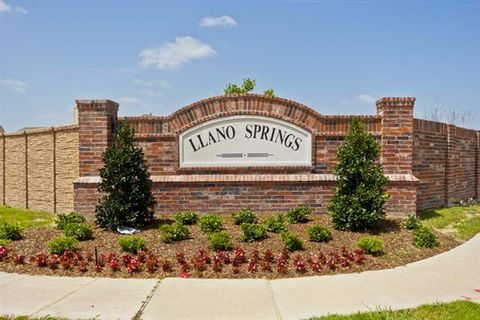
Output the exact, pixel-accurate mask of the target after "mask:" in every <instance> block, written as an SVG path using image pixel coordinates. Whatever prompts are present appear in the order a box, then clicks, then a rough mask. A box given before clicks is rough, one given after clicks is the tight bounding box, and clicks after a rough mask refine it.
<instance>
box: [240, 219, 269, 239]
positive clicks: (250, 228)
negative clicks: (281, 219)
mask: <svg viewBox="0 0 480 320" xmlns="http://www.w3.org/2000/svg"><path fill="white" fill-rule="evenodd" d="M242 231H243V237H242V240H243V241H245V242H254V241H259V240H263V239H265V238H267V229H265V227H264V226H262V225H260V224H255V223H244V224H242Z"/></svg>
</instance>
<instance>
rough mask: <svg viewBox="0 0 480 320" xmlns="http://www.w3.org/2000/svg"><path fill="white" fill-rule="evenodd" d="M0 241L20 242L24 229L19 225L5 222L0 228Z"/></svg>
mask: <svg viewBox="0 0 480 320" xmlns="http://www.w3.org/2000/svg"><path fill="white" fill-rule="evenodd" d="M0 239H7V240H20V239H22V228H21V227H20V225H19V224H10V223H7V222H4V223H3V225H1V226H0Z"/></svg>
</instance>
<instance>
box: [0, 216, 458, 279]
mask: <svg viewBox="0 0 480 320" xmlns="http://www.w3.org/2000/svg"><path fill="white" fill-rule="evenodd" d="M267 216H268V215H259V218H260V220H261V221H263V220H264V219H265V218H266V217H267ZM162 218H163V219H162V220H157V221H155V223H154V224H153V225H151V226H150V227H149V228H148V229H146V230H143V231H142V232H140V233H139V234H137V235H140V236H142V237H144V238H145V239H146V240H147V248H148V253H149V254H152V255H154V256H155V257H156V259H158V261H159V267H158V269H157V270H156V271H155V272H148V271H147V267H146V265H145V263H141V264H140V269H139V271H136V272H132V273H129V272H128V270H127V268H126V266H124V264H123V256H124V255H125V253H124V252H122V251H121V249H120V246H119V245H118V243H117V241H118V238H119V237H120V235H119V234H117V233H114V232H109V231H104V230H101V229H99V228H96V227H94V239H93V240H90V241H84V242H80V244H79V251H78V252H79V253H80V254H81V255H82V256H83V257H84V261H85V267H86V269H87V270H83V271H80V270H79V269H80V267H79V266H78V265H74V266H71V268H70V269H68V270H64V268H63V267H62V266H61V265H58V267H57V268H56V269H52V268H50V267H49V266H45V267H38V266H37V265H36V264H35V261H33V258H34V257H35V255H36V254H38V253H39V252H42V253H47V254H48V247H47V244H48V242H49V241H50V240H51V239H52V238H54V237H55V236H58V235H61V234H62V232H61V231H60V230H58V229H57V228H56V227H54V226H52V227H46V228H39V229H28V230H25V231H24V232H23V236H24V239H23V240H19V241H14V242H12V243H11V244H9V245H8V248H9V250H10V252H9V253H8V256H7V257H6V258H4V259H3V261H0V270H1V271H7V272H15V273H28V274H43V275H55V276H102V277H115V278H120V277H125V278H163V277H180V276H183V277H195V278H268V279H275V278H289V277H299V276H312V275H325V274H338V273H352V272H361V271H366V270H378V269H387V268H393V267H396V266H401V265H405V264H408V263H411V262H414V261H417V260H422V259H425V258H428V257H431V256H434V255H437V254H439V253H441V252H445V251H448V250H450V249H452V248H454V247H455V246H457V245H459V244H460V241H458V240H456V239H455V238H453V237H451V236H447V235H444V234H440V233H437V236H438V239H439V242H440V245H439V246H438V247H436V248H433V249H424V248H417V247H415V246H414V245H413V243H412V232H411V231H409V230H406V229H404V228H402V227H401V220H400V219H393V218H389V219H386V220H384V221H382V223H381V225H380V227H379V228H378V230H377V231H375V232H369V233H366V232H363V233H360V232H345V231H337V230H335V229H334V228H333V225H332V223H331V222H330V217H329V216H327V215H311V217H310V221H309V222H308V223H304V224H289V225H288V228H289V230H290V231H292V232H293V233H295V234H297V235H299V236H300V237H301V238H302V239H303V240H305V248H304V250H302V251H297V252H292V253H290V257H289V259H288V260H287V263H286V268H285V269H286V270H282V271H284V272H279V271H278V261H279V259H280V257H281V255H282V252H283V251H284V245H283V242H282V239H281V236H280V235H279V234H273V233H269V238H268V239H265V240H262V241H260V242H254V243H245V242H242V241H241V236H242V231H241V229H240V226H237V225H235V224H234V223H233V221H232V218H231V217H230V216H225V217H224V219H223V220H224V227H225V230H226V231H227V232H228V234H229V235H230V236H231V237H232V239H233V241H234V245H235V246H239V247H241V248H242V249H243V250H245V252H246V262H245V263H242V264H240V266H238V267H234V266H233V265H232V263H231V262H230V263H228V261H225V260H223V262H222V263H220V264H218V265H217V268H216V269H217V270H214V268H213V264H212V263H210V264H207V265H206V266H205V270H203V271H198V270H195V268H194V263H193V262H192V261H193V258H194V257H196V256H198V253H199V250H201V249H203V250H206V251H207V252H208V255H209V257H210V258H211V260H213V258H214V255H215V252H211V251H210V250H208V240H207V236H206V235H205V234H204V233H203V232H202V231H201V230H200V228H199V226H198V225H194V226H189V227H188V228H189V229H190V235H191V239H189V240H185V241H180V242H176V243H171V244H165V243H162V242H161V241H160V239H159V235H160V232H159V231H158V227H159V225H161V224H162V223H168V222H169V221H170V220H169V219H171V217H168V216H164V217H162ZM312 224H321V225H323V226H326V227H327V228H329V229H330V230H331V231H332V235H333V240H331V241H330V242H328V243H315V242H310V241H308V240H307V239H308V237H307V228H308V226H310V225H312ZM366 235H375V236H378V237H380V238H382V239H383V240H384V242H385V251H384V254H382V255H379V256H371V255H365V260H364V261H363V262H361V263H359V262H356V261H351V262H348V263H342V262H341V261H343V260H342V259H343V258H341V257H342V249H343V248H344V247H345V248H347V250H348V251H349V252H352V253H353V250H355V249H357V247H356V241H357V240H358V239H359V238H361V237H363V236H366ZM95 247H96V248H97V250H98V255H99V256H102V255H105V256H108V255H109V254H112V253H114V254H116V256H117V257H118V260H119V262H120V269H119V270H117V271H112V270H111V269H110V268H109V266H108V264H107V263H105V265H104V266H103V267H99V268H98V270H96V267H95V266H96V263H95V259H94V254H93V253H94V251H95ZM255 250H258V256H259V260H258V262H257V263H255V262H254V263H252V262H251V261H252V259H253V260H255V257H254V256H255ZM266 250H271V252H272V253H273V256H274V257H273V262H271V263H265V262H264V260H265V251H266ZM182 253H183V254H184V256H185V259H186V261H187V263H188V268H187V267H186V266H185V265H184V267H183V269H184V270H182V267H181V265H180V263H179V262H178V261H177V254H182ZM14 254H17V255H24V256H25V263H24V264H15V263H14V259H13V255H14ZM321 255H323V256H325V260H323V262H322V258H320V259H319V256H320V257H321ZM229 257H230V260H233V257H234V251H232V252H229ZM335 257H336V258H335ZM88 258H89V259H88ZM134 258H135V256H134ZM339 258H340V261H339ZM299 259H300V260H299ZM335 259H336V260H337V261H336V263H335V262H333V263H332V262H330V265H329V263H328V260H335ZM88 260H90V261H88ZM167 260H168V261H169V262H170V263H171V266H172V270H167V271H164V270H163V268H162V266H163V265H164V264H165V261H167ZM295 260H296V261H297V262H298V261H300V263H295ZM302 262H303V263H304V265H305V270H302V269H303V268H301V267H300V268H299V269H300V270H297V267H298V266H297V264H301V263H302ZM312 262H318V263H319V265H317V267H320V269H321V270H317V271H314V270H313V269H314V268H313V266H312ZM343 262H345V261H343ZM331 264H333V266H332V265H331ZM342 264H343V266H342ZM255 267H256V271H253V270H252V269H255ZM269 268H270V269H271V271H269V270H268V269H269ZM167 269H168V268H167ZM185 269H187V270H185Z"/></svg>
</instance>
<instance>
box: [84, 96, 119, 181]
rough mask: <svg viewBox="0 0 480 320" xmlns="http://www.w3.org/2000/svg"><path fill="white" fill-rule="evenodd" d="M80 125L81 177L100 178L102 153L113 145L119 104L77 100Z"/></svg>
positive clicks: (105, 101) (104, 101)
mask: <svg viewBox="0 0 480 320" xmlns="http://www.w3.org/2000/svg"><path fill="white" fill-rule="evenodd" d="M75 102H76V104H77V110H78V125H79V131H78V132H79V165H80V168H79V174H80V177H85V176H98V175H99V172H98V170H99V169H100V168H101V167H102V166H103V163H102V153H103V151H104V150H105V149H106V148H107V147H108V146H109V145H110V144H111V143H112V141H113V138H114V128H115V123H116V121H117V111H118V103H116V102H113V101H110V100H76V101H75Z"/></svg>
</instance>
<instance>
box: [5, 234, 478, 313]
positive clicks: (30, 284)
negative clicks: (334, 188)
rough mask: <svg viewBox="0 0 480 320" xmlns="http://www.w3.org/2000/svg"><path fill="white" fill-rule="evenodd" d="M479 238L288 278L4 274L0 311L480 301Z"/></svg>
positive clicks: (358, 307) (320, 308)
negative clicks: (379, 262)
mask: <svg viewBox="0 0 480 320" xmlns="http://www.w3.org/2000/svg"><path fill="white" fill-rule="evenodd" d="M479 270H480V235H477V236H476V237H474V238H473V239H472V240H470V241H468V242H467V243H465V244H463V245H461V246H459V247H457V248H455V249H453V250H451V251H449V252H446V253H443V254H441V255H438V256H435V257H432V258H429V259H426V260H423V261H419V262H415V263H412V264H409V265H407V266H404V267H398V268H395V269H388V270H381V271H368V272H363V273H357V274H344V275H336V276H318V277H305V278H293V279H282V280H272V281H268V280H257V279H245V280H230V279H225V280H215V279H179V278H167V279H164V280H162V281H157V280H154V279H153V280H152V279H145V280H139V279H108V278H68V277H47V276H29V275H18V274H8V273H0V295H1V296H0V315H10V314H14V315H33V316H44V315H51V316H59V317H66V318H71V319H79V318H81V319H85V318H94V317H98V318H100V319H131V318H132V317H133V316H134V315H135V314H136V313H137V312H139V311H141V313H142V315H141V317H142V319H305V318H309V317H311V316H319V315H325V314H328V313H351V312H356V311H368V310H372V309H376V308H378V307H381V308H387V307H388V308H392V309H400V308H410V307H415V306H418V305H420V304H425V303H433V302H448V301H452V300H458V299H465V298H470V299H472V301H477V302H480V292H476V291H475V290H476V289H480V271H479Z"/></svg>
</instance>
